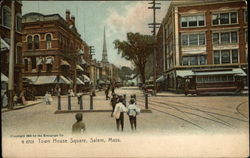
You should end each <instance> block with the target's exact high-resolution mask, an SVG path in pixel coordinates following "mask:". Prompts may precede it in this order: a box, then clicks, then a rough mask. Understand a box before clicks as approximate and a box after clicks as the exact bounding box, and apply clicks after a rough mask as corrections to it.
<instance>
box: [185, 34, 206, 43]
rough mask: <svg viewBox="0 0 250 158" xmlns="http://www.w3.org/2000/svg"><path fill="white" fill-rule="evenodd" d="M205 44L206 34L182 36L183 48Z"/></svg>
mask: <svg viewBox="0 0 250 158" xmlns="http://www.w3.org/2000/svg"><path fill="white" fill-rule="evenodd" d="M205 43H206V42H205V33H199V34H182V35H181V44H182V45H183V46H197V45H205Z"/></svg>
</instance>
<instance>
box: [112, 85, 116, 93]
mask: <svg viewBox="0 0 250 158" xmlns="http://www.w3.org/2000/svg"><path fill="white" fill-rule="evenodd" d="M111 91H112V94H113V93H115V85H114V84H112V87H111Z"/></svg>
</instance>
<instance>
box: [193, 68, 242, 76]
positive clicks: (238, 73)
mask: <svg viewBox="0 0 250 158" xmlns="http://www.w3.org/2000/svg"><path fill="white" fill-rule="evenodd" d="M234 74H235V75H237V76H246V73H245V72H244V71H243V70H242V69H241V68H236V69H232V70H231V71H211V72H195V73H194V76H209V75H234Z"/></svg>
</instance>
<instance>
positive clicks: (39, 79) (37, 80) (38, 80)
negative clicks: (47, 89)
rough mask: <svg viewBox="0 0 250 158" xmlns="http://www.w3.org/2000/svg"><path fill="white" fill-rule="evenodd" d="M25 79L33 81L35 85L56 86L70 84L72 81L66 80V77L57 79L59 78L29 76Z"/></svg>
mask: <svg viewBox="0 0 250 158" xmlns="http://www.w3.org/2000/svg"><path fill="white" fill-rule="evenodd" d="M25 78H27V79H29V80H31V81H32V84H33V85H44V84H56V83H62V84H70V81H69V80H68V79H66V78H65V77H64V76H59V79H58V78H57V76H28V77H25Z"/></svg>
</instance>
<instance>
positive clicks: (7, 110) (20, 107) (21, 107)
mask: <svg viewBox="0 0 250 158" xmlns="http://www.w3.org/2000/svg"><path fill="white" fill-rule="evenodd" d="M41 103H42V101H39V102H36V103H32V104H29V105H25V106H18V107H15V108H14V109H4V110H2V113H4V112H9V111H13V110H20V109H23V108H27V107H30V106H34V105H37V104H41Z"/></svg>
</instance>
